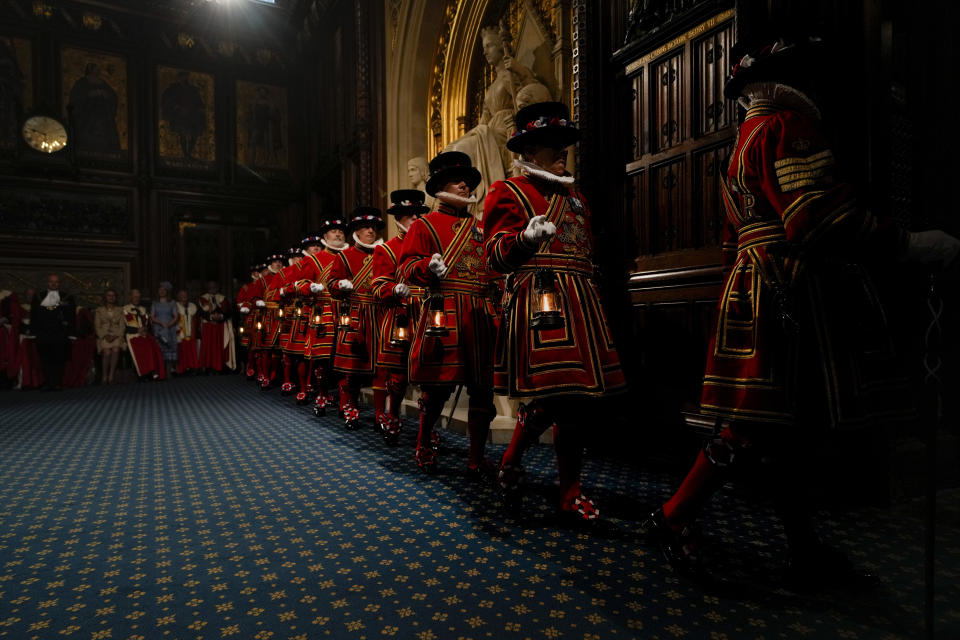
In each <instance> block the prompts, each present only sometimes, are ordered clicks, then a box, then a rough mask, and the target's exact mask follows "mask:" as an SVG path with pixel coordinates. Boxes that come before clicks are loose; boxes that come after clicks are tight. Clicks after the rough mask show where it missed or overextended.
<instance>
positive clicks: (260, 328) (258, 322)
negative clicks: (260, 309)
mask: <svg viewBox="0 0 960 640" xmlns="http://www.w3.org/2000/svg"><path fill="white" fill-rule="evenodd" d="M257 331H263V323H262V322H260V321H259V320H257Z"/></svg>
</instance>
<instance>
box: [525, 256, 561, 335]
mask: <svg viewBox="0 0 960 640" xmlns="http://www.w3.org/2000/svg"><path fill="white" fill-rule="evenodd" d="M563 324H564V322H563V312H562V311H561V310H560V292H559V291H557V286H556V275H555V274H554V273H553V271H551V270H550V269H541V270H540V271H537V273H536V274H535V275H534V278H533V317H532V318H531V319H530V328H531V329H562V328H563Z"/></svg>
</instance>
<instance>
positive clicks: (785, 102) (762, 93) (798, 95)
mask: <svg viewBox="0 0 960 640" xmlns="http://www.w3.org/2000/svg"><path fill="white" fill-rule="evenodd" d="M764 101H768V102H773V103H774V104H776V105H778V106H781V107H785V108H787V109H791V110H792V111H796V112H798V113H800V114H802V115H804V116H806V117H807V118H810V119H811V120H819V119H820V109H818V108H817V105H816V104H814V102H813V100H811V99H810V96H808V95H807V94H805V93H804V92H802V91H800V90H799V89H794V88H793V87H791V86H790V85H786V84H781V83H779V82H751V83H750V84H748V85H747V86H745V87H744V88H743V96H741V97H740V98H739V99H738V102H739V103H740V105H741V106H742V107H743V108H744V109H749V108H750V107H753V106H755V105H757V104H758V103H761V102H764Z"/></svg>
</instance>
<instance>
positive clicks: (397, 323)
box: [390, 309, 410, 347]
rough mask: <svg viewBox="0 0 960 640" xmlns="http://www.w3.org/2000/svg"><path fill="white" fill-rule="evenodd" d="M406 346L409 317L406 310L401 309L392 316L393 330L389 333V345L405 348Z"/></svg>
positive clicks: (407, 342)
mask: <svg viewBox="0 0 960 640" xmlns="http://www.w3.org/2000/svg"><path fill="white" fill-rule="evenodd" d="M408 344H410V316H409V315H408V314H407V311H406V309H403V310H400V311H398V312H397V314H396V316H394V320H393V329H392V330H391V331H390V345H391V346H394V347H406V346H407V345H408Z"/></svg>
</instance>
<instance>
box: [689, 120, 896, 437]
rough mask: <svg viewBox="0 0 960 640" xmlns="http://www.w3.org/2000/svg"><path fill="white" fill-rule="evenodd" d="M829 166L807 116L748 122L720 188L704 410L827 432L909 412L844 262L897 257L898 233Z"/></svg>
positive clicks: (885, 346)
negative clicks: (719, 281)
mask: <svg viewBox="0 0 960 640" xmlns="http://www.w3.org/2000/svg"><path fill="white" fill-rule="evenodd" d="M834 164H835V163H834V157H833V153H832V152H831V150H830V148H829V147H828V146H827V143H826V141H825V140H824V138H823V137H822V135H821V134H820V132H819V127H818V125H817V123H815V122H814V121H812V120H810V119H809V118H807V117H805V116H804V115H801V114H800V113H798V112H797V111H793V110H787V109H784V108H783V107H780V106H778V105H776V104H774V103H773V102H766V101H760V102H758V103H757V104H756V105H755V106H753V107H751V109H750V110H749V111H748V112H747V114H746V119H745V120H744V122H743V125H742V126H741V127H740V132H739V136H738V144H737V146H736V149H735V151H734V154H733V156H732V157H731V161H730V167H729V170H728V172H727V182H728V184H726V185H724V186H725V194H724V196H725V197H724V200H725V205H726V210H727V220H726V225H725V228H724V242H723V263H724V266H725V268H726V270H727V271H726V272H727V276H726V280H725V283H724V287H723V292H722V295H721V298H720V304H719V318H718V322H717V328H716V332H715V334H714V335H713V337H712V339H711V342H710V349H709V352H708V354H707V366H706V374H705V376H704V385H703V395H702V407H703V410H704V411H705V412H707V413H712V414H715V415H718V416H723V417H725V418H730V419H736V420H747V421H750V422H755V423H781V424H794V423H795V422H796V420H797V418H798V417H799V416H798V413H802V414H803V417H804V418H806V419H813V420H816V421H818V422H823V423H829V424H833V425H841V424H854V423H863V422H865V421H868V420H871V419H874V418H879V417H884V418H887V419H889V418H891V417H894V416H896V415H898V414H899V415H903V414H904V413H905V412H907V410H906V407H905V406H904V404H905V403H904V399H905V398H908V397H909V394H908V393H906V392H905V391H904V389H903V387H902V383H901V380H900V379H899V377H898V376H897V367H896V360H895V358H894V353H893V351H892V344H891V343H890V341H889V339H888V337H887V335H888V334H887V328H886V326H885V324H884V319H883V312H882V310H881V309H880V307H879V304H878V301H877V297H876V295H875V293H874V292H873V288H872V285H871V283H870V281H869V278H868V277H867V276H866V274H865V272H864V271H863V269H862V268H861V267H860V266H859V265H858V264H855V263H854V262H855V260H851V259H850V258H849V256H850V254H851V253H855V252H858V251H863V250H864V249H868V248H869V249H872V250H879V251H881V252H884V253H886V254H887V255H894V254H896V252H897V248H898V247H897V243H898V242H900V241H901V235H900V232H899V231H898V230H896V229H895V228H893V227H881V226H880V225H878V223H877V220H876V219H875V218H874V217H873V216H872V214H871V213H870V212H869V211H866V210H864V209H862V208H859V207H858V206H857V205H856V203H855V202H854V200H853V197H852V193H851V189H850V186H849V185H848V184H845V183H843V182H839V181H838V180H837V179H836V177H835V171H834V170H835V166H834ZM853 318H855V319H856V320H855V321H851V320H852V319H853ZM795 326H799V327H802V328H803V331H800V332H798V331H796V330H794V327H795Z"/></svg>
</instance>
